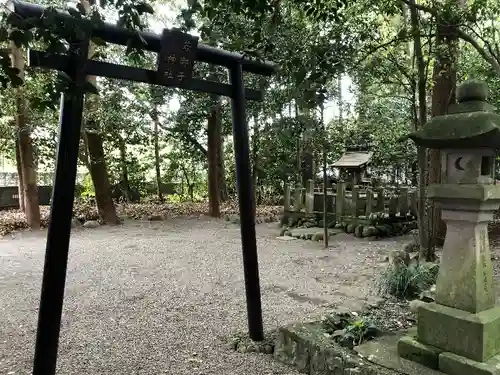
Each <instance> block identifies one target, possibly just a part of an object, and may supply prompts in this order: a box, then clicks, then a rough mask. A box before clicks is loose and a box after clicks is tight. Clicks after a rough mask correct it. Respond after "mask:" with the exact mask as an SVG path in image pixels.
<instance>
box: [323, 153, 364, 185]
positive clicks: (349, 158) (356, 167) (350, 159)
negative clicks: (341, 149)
mask: <svg viewBox="0 0 500 375" xmlns="http://www.w3.org/2000/svg"><path fill="white" fill-rule="evenodd" d="M372 157H373V152H371V151H368V150H366V149H360V148H354V147H352V148H348V149H347V150H346V152H345V153H344V154H343V155H342V156H341V157H340V159H338V160H337V161H336V162H335V163H333V164H332V167H335V168H338V169H339V170H340V179H341V180H344V181H346V182H347V184H348V186H349V187H351V188H352V186H355V185H362V184H365V183H368V184H369V183H370V180H369V179H368V178H367V175H366V168H367V167H368V165H369V164H370V162H371V160H372Z"/></svg>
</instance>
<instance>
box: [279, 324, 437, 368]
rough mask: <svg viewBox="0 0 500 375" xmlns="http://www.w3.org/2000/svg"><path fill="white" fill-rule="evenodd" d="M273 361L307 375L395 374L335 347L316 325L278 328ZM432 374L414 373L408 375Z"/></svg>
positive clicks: (295, 325)
mask: <svg viewBox="0 0 500 375" xmlns="http://www.w3.org/2000/svg"><path fill="white" fill-rule="evenodd" d="M274 358H275V359H277V360H278V361H280V362H283V363H286V364H288V365H292V366H294V367H295V368H296V369H297V370H299V371H300V372H303V373H305V374H309V375H339V374H346V375H347V374H349V375H350V374H355V375H373V374H377V375H397V372H396V371H394V370H391V369H388V368H384V367H381V366H378V365H375V364H373V363H371V362H369V361H367V360H366V359H365V358H361V357H358V356H356V355H353V353H352V352H350V351H348V350H345V349H344V348H341V347H339V346H338V345H337V344H335V343H334V342H333V340H332V338H331V336H330V335H328V334H327V333H326V331H325V330H324V329H323V327H322V325H321V323H320V322H312V323H297V324H291V325H288V326H286V327H282V328H280V330H279V335H278V338H277V340H276V342H275V349H274ZM417 374H418V375H435V374H429V373H425V372H418V373H417V372H415V373H412V374H409V375H417Z"/></svg>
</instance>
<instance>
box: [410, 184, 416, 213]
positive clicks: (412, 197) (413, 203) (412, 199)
mask: <svg viewBox="0 0 500 375" xmlns="http://www.w3.org/2000/svg"><path fill="white" fill-rule="evenodd" d="M410 214H411V215H412V216H417V215H418V193H417V191H415V190H413V191H412V192H411V193H410Z"/></svg>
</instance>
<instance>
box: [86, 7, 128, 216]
mask: <svg viewBox="0 0 500 375" xmlns="http://www.w3.org/2000/svg"><path fill="white" fill-rule="evenodd" d="M80 4H81V5H82V6H83V8H84V9H85V12H86V13H87V14H89V13H91V5H95V0H90V1H89V0H80ZM95 52H96V48H95V44H94V43H92V42H91V43H90V48H89V60H91V59H92V58H93V57H94V54H95ZM87 81H88V82H89V83H90V84H92V85H93V86H95V87H97V78H96V77H95V76H88V77H87ZM98 105H99V104H98V101H97V96H95V95H93V96H89V95H87V97H86V100H85V110H86V112H87V117H86V121H85V124H84V127H83V129H84V130H83V136H84V137H85V144H86V146H87V149H88V161H89V172H90V175H91V176H92V182H93V184H94V190H95V200H96V203H97V210H98V212H99V216H100V217H101V219H102V220H103V221H104V222H105V223H108V224H118V223H119V222H120V220H119V218H118V215H117V214H116V207H115V204H114V202H113V198H112V196H111V184H110V183H109V175H108V170H107V167H106V159H105V155H104V145H103V139H102V137H101V134H100V130H99V121H98V120H97V119H96V117H95V112H96V110H97V109H96V107H97V106H98Z"/></svg>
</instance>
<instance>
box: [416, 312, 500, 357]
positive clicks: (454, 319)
mask: <svg viewBox="0 0 500 375" xmlns="http://www.w3.org/2000/svg"><path fill="white" fill-rule="evenodd" d="M417 334H418V341H419V342H421V343H423V344H427V345H430V346H433V347H436V348H439V349H441V350H442V351H446V352H451V353H455V354H456V355H459V356H463V357H466V358H469V359H472V360H474V361H477V362H486V361H487V360H488V359H490V358H491V357H493V356H495V355H497V354H499V353H500V307H498V306H496V307H493V308H491V309H488V310H484V311H481V312H479V313H476V314H473V313H470V312H467V311H463V310H458V309H454V308H452V307H448V306H444V305H440V304H437V303H426V304H424V305H422V306H421V307H420V309H419V311H418V330H417Z"/></svg>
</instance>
